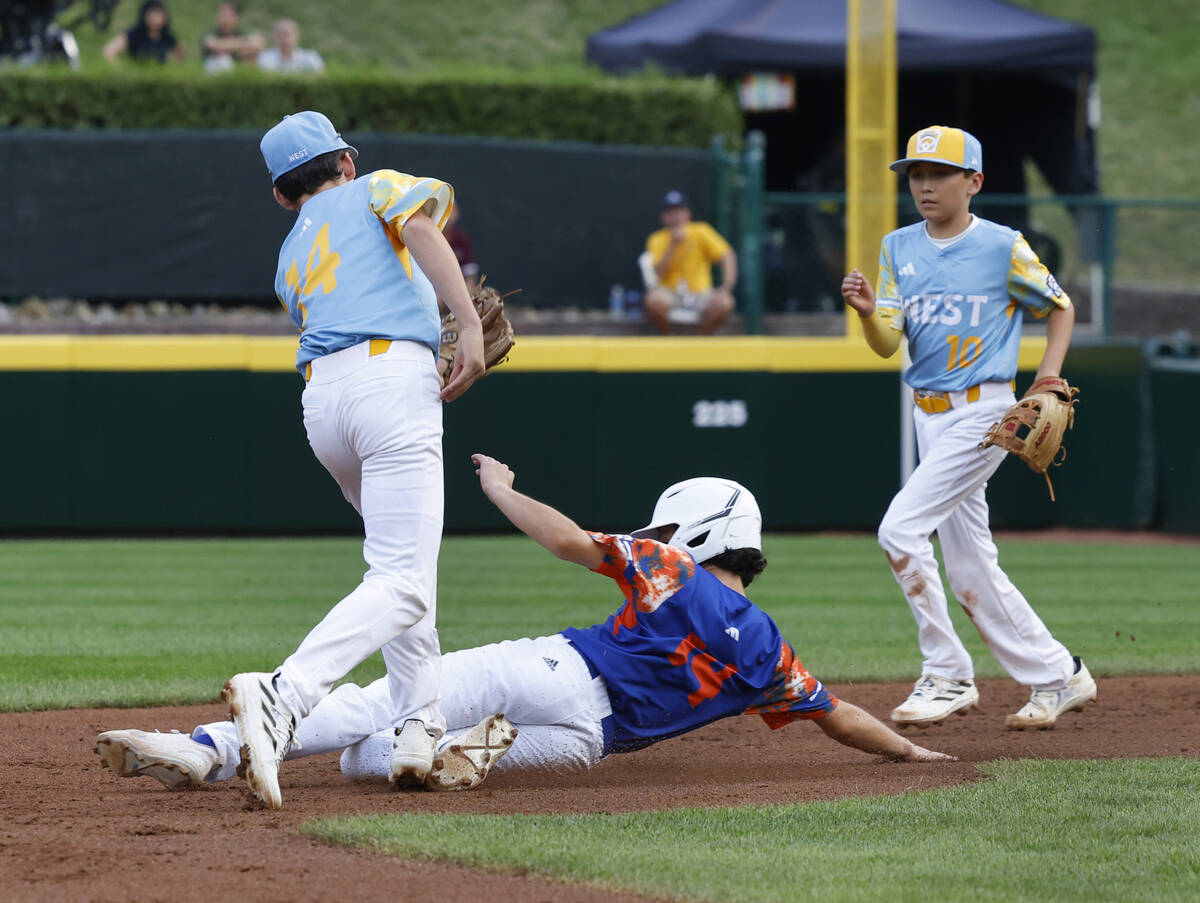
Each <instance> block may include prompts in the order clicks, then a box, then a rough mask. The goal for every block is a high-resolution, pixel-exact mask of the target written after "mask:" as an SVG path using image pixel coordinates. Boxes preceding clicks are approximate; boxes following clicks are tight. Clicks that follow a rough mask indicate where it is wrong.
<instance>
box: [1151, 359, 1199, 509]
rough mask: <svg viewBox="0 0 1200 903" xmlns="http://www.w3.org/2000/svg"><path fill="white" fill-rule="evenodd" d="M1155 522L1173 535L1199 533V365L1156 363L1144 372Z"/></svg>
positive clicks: (1158, 361) (1159, 361) (1192, 362)
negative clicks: (1149, 405) (1149, 413)
mask: <svg viewBox="0 0 1200 903" xmlns="http://www.w3.org/2000/svg"><path fill="white" fill-rule="evenodd" d="M1150 385H1151V399H1152V403H1153V404H1152V417H1153V424H1154V429H1153V435H1154V440H1155V443H1154V463H1155V467H1156V474H1155V476H1156V482H1157V485H1158V493H1157V499H1158V505H1159V507H1158V511H1157V512H1156V519H1157V521H1158V523H1160V524H1161V525H1162V527H1163V528H1164V529H1166V530H1170V531H1171V532H1174V533H1200V443H1198V442H1197V441H1196V440H1197V436H1198V435H1200V425H1198V424H1197V420H1196V419H1195V417H1196V413H1195V412H1196V398H1197V397H1198V396H1200V361H1197V360H1194V359H1190V360H1177V359H1170V358H1159V359H1156V360H1155V361H1154V362H1153V363H1152V365H1151V369H1150Z"/></svg>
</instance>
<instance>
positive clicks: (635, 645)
mask: <svg viewBox="0 0 1200 903" xmlns="http://www.w3.org/2000/svg"><path fill="white" fill-rule="evenodd" d="M590 535H591V537H592V539H594V540H595V541H596V542H598V543H600V544H602V545H603V546H604V548H605V556H604V562H603V563H602V564H601V565H600V567H598V568H597V569H596V572H597V573H599V574H603V575H604V576H606V577H611V578H612V579H613V580H615V581H616V582H617V585H618V586H619V587H620V589H621V592H622V594H623V595H624V596H625V603H624V604H623V605H622V606H621V608H620V609H619V610H618V611H617V612H616V613H615V614H613V615H612V616H611V617H610V618H609V619H608V620H607V621H605V622H604V623H603V624H597V625H595V626H593V627H587V628H582V629H581V628H575V627H572V628H568V629H567V630H564V631H563V635H564V636H565V637H566V638H567V639H568V640H570V641H571V643H572V644H573V645H574V646H575V648H576V649H578V650H579V652H580V654H581V655H582V656H583V657H584V658H585V659H586V660H587V661H588V662H589V663H590V664H591V666H592V669H593V670H594V671H595V672H596V673H597V674H599V675H600V676H601V677H603V678H604V682H605V684H606V685H607V686H608V695H609V699H610V701H611V703H612V712H613V714H612V717H613V722H612V728H613V731H612V749H610V750H607V751H608V752H627V751H629V750H633V749H640V748H641V747H643V746H648V745H650V744H651V743H655V742H657V741H659V740H663V739H666V738H667V737H673V736H675V735H677V734H681V733H684V732H686V731H690V730H694V729H696V728H698V727H701V726H702V725H705V724H708V723H709V722H711V721H716V720H717V719H719V718H725V717H728V716H730V715H741V714H757V715H761V716H762V718H763V720H764V721H766V722H767V724H769V725H770V726H771V727H773V728H778V727H782V726H783V725H784V724H787V723H788V722H790V721H793V720H795V719H798V718H820V717H821V716H822V715H824V714H826V713H827V712H830V711H832V710H833V708H834V707H835V706H836V705H837V699H835V698H834V697H833V696H832V695H831V694H830V693H829V692H828V691H827V690H826V689H825V687H824V686H823V685H822V684H821V682H820V681H818V680H817V679H816V678H815V677H813V676H812V675H811V674H809V672H808V671H807V670H806V669H805V667H804V665H803V664H802V663H801V662H800V659H799V658H797V657H796V653H795V651H794V650H793V649H792V647H791V646H790V645H789V644H788V643H787V642H785V641H784V640H783V637H782V636H781V635H780V633H779V628H778V627H777V626H776V625H775V622H774V621H772V620H771V618H770V617H769V616H768V615H767V613H766V612H764V611H763V610H762V609H760V608H759V607H758V606H757V605H755V604H754V603H753V602H751V601H750V600H749V599H747V598H746V597H745V596H743V595H742V594H741V593H738V592H735V591H734V590H732V589H730V588H729V587H727V586H725V585H724V584H723V583H721V581H719V580H718V579H717V578H716V577H714V576H713V575H712V574H710V573H709V572H708V571H706V570H704V568H702V567H699V566H698V565H697V564H696V562H695V561H694V560H693V558H692V556H691V555H690V554H688V553H687V552H686V551H684V550H683V549H678V548H675V547H674V546H668V545H665V544H663V543H660V542H656V541H654V540H652V539H634V538H632V537H629V536H610V535H607V534H603V533H592V534H590Z"/></svg>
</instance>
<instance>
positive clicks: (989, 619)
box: [879, 383, 1074, 689]
mask: <svg viewBox="0 0 1200 903" xmlns="http://www.w3.org/2000/svg"><path fill="white" fill-rule="evenodd" d="M981 388H982V390H983V391H982V392H981V396H980V399H979V400H978V401H976V402H973V403H966V402H965V398H964V397H963V396H964V395H965V393H953V394H954V395H955V396H956V399H957V401H958V402H959V403H956V404H955V406H954V407H953V408H952V409H951V410H949V411H945V412H943V413H940V414H928V413H926V412H925V411H923V410H921V409H920V408H916V407H914V408H913V418H914V422H915V425H916V434H917V450H918V452H919V454H920V461H921V463H920V464H919V465H918V466H917V468H916V470H914V471H913V473H912V476H911V477H909V480H908V482H907V483H905V485H904V488H903V489H901V490H900V491H899V492H898V493H897V494H896V496H895V498H893V499H892V503H891V505H890V506H889V507H888V510H887V513H886V514H885V515H884V517H883V521H882V523H881V524H880V525H879V544H880V545H881V546H882V547H883V549H884V551H885V552H886V553H887V555H888V560H889V561H890V563H891V566H892V572H893V574H894V575H895V577H896V580H897V582H898V583H899V584H900V588H901V589H902V590H903V591H904V596H905V598H906V599H907V600H908V605H909V607H910V608H911V609H912V613H913V617H915V618H916V621H917V639H918V643H919V645H920V648H921V653H922V655H923V656H924V664H923V672H925V673H930V674H937V675H939V676H941V677H945V678H949V679H951V680H967V679H969V678H972V677H973V676H974V674H975V671H974V665H973V664H972V662H971V657H970V655H969V654H968V653H967V650H966V648H965V647H964V646H963V644H962V641H961V640H960V639H959V638H958V634H956V633H955V631H954V626H953V623H952V622H951V620H950V612H949V610H948V607H947V601H946V594H945V592H944V590H943V589H942V579H941V575H940V574H939V572H938V563H937V559H936V558H935V557H934V553H933V544H932V543H931V542H930V541H929V537H930V535H931V534H932V533H933V532H934V531H936V532H937V534H938V539H939V540H940V542H941V545H942V557H943V559H944V560H945V563H946V579H947V580H948V581H949V583H950V588H951V590H952V591H953V592H954V595H955V597H956V598H957V599H958V601H959V603H960V604H961V605H962V607H963V609H964V610H965V611H966V613H967V615H968V616H969V617H970V618H971V620H972V621H973V622H974V623H975V626H976V628H978V630H979V634H980V636H982V637H983V640H984V642H985V643H986V644H987V646H988V648H989V649H990V650H991V651H992V654H993V655H995V656H996V659H997V661H999V662H1000V664H1001V665H1002V666H1003V667H1004V669H1005V670H1006V671H1008V673H1009V674H1011V675H1012V676H1013V678H1014V679H1016V680H1017V681H1019V682H1020V683H1023V684H1026V685H1028V686H1030V687H1032V688H1034V689H1057V688H1059V687H1062V686H1063V685H1064V684H1065V683H1066V682H1067V681H1068V680H1069V679H1070V677H1071V674H1072V673H1073V671H1074V662H1073V661H1072V659H1071V654H1070V652H1068V651H1067V649H1066V647H1064V646H1063V644H1062V643H1060V642H1059V641H1058V640H1056V639H1055V638H1054V637H1053V636H1052V635H1051V633H1050V631H1049V630H1048V629H1047V628H1046V625H1045V624H1044V623H1042V619H1041V618H1039V617H1038V615H1037V612H1035V611H1034V610H1033V608H1032V607H1031V606H1030V604H1029V602H1028V601H1026V599H1025V597H1024V596H1023V595H1021V592H1020V590H1018V589H1017V588H1016V587H1015V586H1013V583H1012V581H1011V580H1009V579H1008V576H1007V575H1006V574H1005V573H1004V571H1002V570H1001V569H1000V565H999V562H998V557H999V553H998V551H997V549H996V544H995V543H994V542H993V541H992V534H991V531H990V529H989V527H988V506H987V499H986V498H985V496H984V492H985V489H986V487H987V480H988V478H989V477H991V475H992V474H993V473H995V472H996V468H998V467H999V466H1000V462H1001V461H1002V460H1004V455H1005V452H1004V450H1003V449H1000V448H996V447H995V446H991V447H988V448H986V449H981V448H979V443H980V441H981V440H982V439H983V435H984V433H985V432H987V430H988V428H989V427H990V426H991V425H992V424H993V423H995V422H996V421H998V420H999V419H1000V418H1001V417H1002V416H1003V414H1004V412H1005V411H1006V410H1008V408H1009V407H1010V406H1011V405H1012V404H1013V403H1015V401H1016V399H1015V398H1014V396H1013V393H1012V390H1011V388H1010V387H1009V385H1008V384H1007V383H986V384H984V386H983V387H981Z"/></svg>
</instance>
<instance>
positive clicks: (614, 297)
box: [608, 285, 625, 320]
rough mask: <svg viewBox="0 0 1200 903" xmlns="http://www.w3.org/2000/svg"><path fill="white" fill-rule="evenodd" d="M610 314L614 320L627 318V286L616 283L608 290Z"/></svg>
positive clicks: (610, 317)
mask: <svg viewBox="0 0 1200 903" xmlns="http://www.w3.org/2000/svg"><path fill="white" fill-rule="evenodd" d="M608 316H609V319H612V320H624V319H625V287H624V286H623V285H614V286H613V287H612V288H611V289H610V290H609V292H608Z"/></svg>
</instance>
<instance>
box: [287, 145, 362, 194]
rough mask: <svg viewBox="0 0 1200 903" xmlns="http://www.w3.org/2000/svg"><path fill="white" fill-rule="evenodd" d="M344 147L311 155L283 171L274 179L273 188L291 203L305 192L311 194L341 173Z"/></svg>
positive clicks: (334, 179)
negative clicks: (293, 167) (309, 157)
mask: <svg viewBox="0 0 1200 903" xmlns="http://www.w3.org/2000/svg"><path fill="white" fill-rule="evenodd" d="M344 153H346V149H345V148H340V149H338V150H332V151H330V152H329V153H327V154H321V155H320V156H318V157H313V158H312V159H311V160H309V161H308V162H307V163H304V164H302V165H300V166H297V167H296V168H295V169H293V170H290V171H289V172H285V173H284V174H283V175H281V176H280V177H279V178H278V179H276V180H275V188H276V189H277V190H278V191H279V193H280V194H282V195H283V196H284V197H285V198H287V199H288V200H289V201H291V202H292V203H293V204H294V203H296V201H298V200H300V198H302V197H304V196H305V195H306V194H312V193H313V192H314V191H316V190H317V189H318V188H320V187H321V186H322V185H324V184H325V183H326V182H333V181H336V180H337V178H338V177H339V176H341V174H342V154H344Z"/></svg>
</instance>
